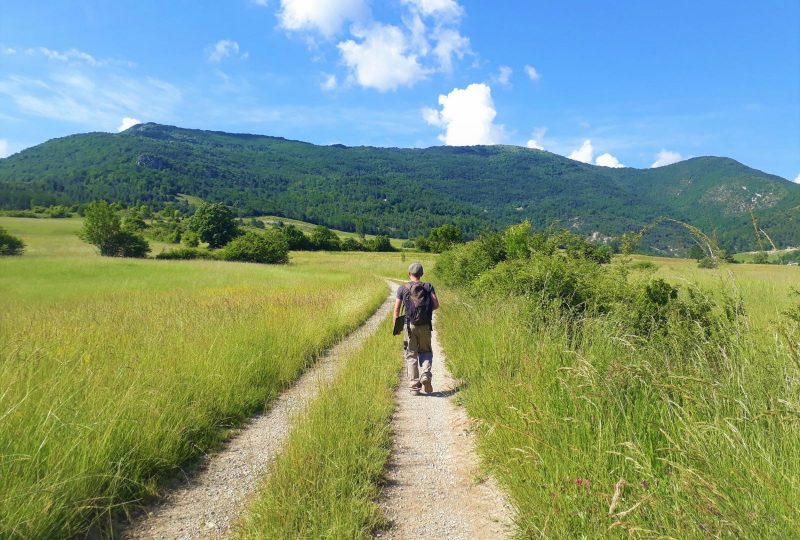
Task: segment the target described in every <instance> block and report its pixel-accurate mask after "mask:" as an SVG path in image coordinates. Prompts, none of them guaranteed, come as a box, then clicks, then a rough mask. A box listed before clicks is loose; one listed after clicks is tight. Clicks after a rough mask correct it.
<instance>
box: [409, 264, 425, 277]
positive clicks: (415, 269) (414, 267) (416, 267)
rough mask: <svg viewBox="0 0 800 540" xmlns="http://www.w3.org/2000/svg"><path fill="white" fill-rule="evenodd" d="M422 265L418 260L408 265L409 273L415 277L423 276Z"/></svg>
mask: <svg viewBox="0 0 800 540" xmlns="http://www.w3.org/2000/svg"><path fill="white" fill-rule="evenodd" d="M422 272H423V270H422V265H421V264H419V263H418V262H415V263H411V264H410V265H408V273H409V274H411V275H412V276H414V277H422Z"/></svg>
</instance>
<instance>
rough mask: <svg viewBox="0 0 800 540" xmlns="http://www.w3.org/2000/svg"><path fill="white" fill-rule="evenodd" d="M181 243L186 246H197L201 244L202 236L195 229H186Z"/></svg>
mask: <svg viewBox="0 0 800 540" xmlns="http://www.w3.org/2000/svg"><path fill="white" fill-rule="evenodd" d="M181 244H183V245H184V246H186V247H190V248H196V247H197V246H199V245H200V236H198V235H197V233H196V232H194V231H186V232H184V233H183V234H182V235H181Z"/></svg>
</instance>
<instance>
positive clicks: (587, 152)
mask: <svg viewBox="0 0 800 540" xmlns="http://www.w3.org/2000/svg"><path fill="white" fill-rule="evenodd" d="M567 157H568V158H569V159H574V160H575V161H582V162H583V163H591V162H592V158H593V157H594V147H593V146H592V141H591V140H589V139H586V140H585V141H583V144H582V145H581V147H580V148H577V149H575V150H573V151H572V153H571V154H570V155H569V156H567Z"/></svg>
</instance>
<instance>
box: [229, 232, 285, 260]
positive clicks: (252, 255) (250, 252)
mask: <svg viewBox="0 0 800 540" xmlns="http://www.w3.org/2000/svg"><path fill="white" fill-rule="evenodd" d="M221 256H222V258H223V259H225V260H226V261H242V262H254V263H267V264H284V263H287V262H289V244H288V243H287V242H286V238H285V237H284V236H283V235H282V234H281V233H280V231H277V230H275V229H269V230H267V231H264V232H263V233H257V232H253V231H250V232H247V233H245V234H243V235H242V236H239V237H237V238H234V239H233V240H231V241H230V242H228V244H227V245H226V246H225V248H224V249H223V250H222V252H221Z"/></svg>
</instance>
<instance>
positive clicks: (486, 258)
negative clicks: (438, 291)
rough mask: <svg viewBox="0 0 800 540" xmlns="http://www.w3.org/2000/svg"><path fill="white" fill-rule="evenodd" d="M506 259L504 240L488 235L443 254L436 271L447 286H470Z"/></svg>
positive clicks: (494, 235) (437, 262) (497, 236)
mask: <svg viewBox="0 0 800 540" xmlns="http://www.w3.org/2000/svg"><path fill="white" fill-rule="evenodd" d="M504 259H505V251H504V248H503V240H502V238H501V237H500V236H499V235H497V234H487V235H484V236H482V237H481V238H479V239H478V240H474V241H472V242H468V243H466V244H461V245H459V246H456V247H454V248H453V249H451V250H449V251H446V252H444V253H442V254H441V255H440V256H439V258H438V260H437V261H436V266H435V267H434V271H435V272H436V275H437V276H439V278H440V279H441V280H442V281H444V282H445V284H447V285H456V286H457V285H470V284H472V283H473V282H474V281H475V280H476V279H478V277H479V276H480V275H481V274H482V273H484V272H486V271H488V270H490V269H492V268H494V267H495V266H496V265H497V263H499V262H500V261H502V260H504Z"/></svg>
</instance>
